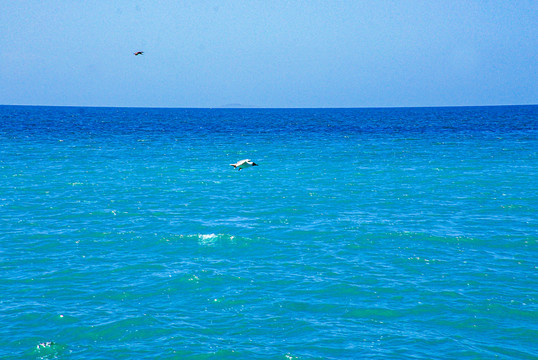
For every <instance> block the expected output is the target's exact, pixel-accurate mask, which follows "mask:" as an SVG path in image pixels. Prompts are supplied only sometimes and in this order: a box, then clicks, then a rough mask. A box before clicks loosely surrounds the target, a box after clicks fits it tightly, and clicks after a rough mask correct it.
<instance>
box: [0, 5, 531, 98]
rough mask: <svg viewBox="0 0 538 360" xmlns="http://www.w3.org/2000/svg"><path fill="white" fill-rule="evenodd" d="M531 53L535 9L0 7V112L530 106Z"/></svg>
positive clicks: (443, 6) (445, 6)
mask: <svg viewBox="0 0 538 360" xmlns="http://www.w3.org/2000/svg"><path fill="white" fill-rule="evenodd" d="M138 50H141V51H144V55H143V56H134V55H133V52H134V51H138ZM537 54H538V1H536V0H529V1H526V0H520V1H517V0H515V1H505V0H502V1H478V0H477V1H472V0H465V1H459V0H443V1H435V0H430V1H418V0H417V1H411V0H409V1H406V0H403V1H379V0H370V1H361V0H354V1H336V0H334V1H329V0H327V1H315V0H308V1H306V0H305V1H279V0H265V1H249V0H238V1H232V0H229V1H226V0H223V1H203V0H192V1H180V0H162V1H133V0H124V1H109V0H94V1H73V0H63V1H59V0H47V1H43V0H34V1H27V0H16V1H15V0H0V104H4V105H11V104H21V105H80V106H147V107H218V106H222V105H226V104H243V105H252V106H260V107H385V106H389V107H391V106H444V105H502V104H537V103H538V86H537V84H538V66H537V64H538V55H537Z"/></svg>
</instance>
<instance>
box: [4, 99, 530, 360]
mask: <svg viewBox="0 0 538 360" xmlns="http://www.w3.org/2000/svg"><path fill="white" fill-rule="evenodd" d="M537 151H538V107H537V106H521V107H476V108H422V109H293V110H277V109H275V110H269V109H252V110H233V109H227V110H223V109H106V108H54V107H9V106H4V107H0V274H1V275H0V344H1V345H0V358H2V359H56V358H57V359H282V360H286V359H409V358H413V359H492V358H500V359H537V358H538V346H537V345H538V343H537V340H536V339H538V276H537V265H538V264H537V259H538V221H537V220H538V219H537V214H538V182H537V181H536V179H537V178H538V157H537ZM244 158H250V159H252V160H254V161H255V162H256V163H258V164H259V166H258V167H253V168H247V169H244V170H242V171H237V170H234V169H233V168H232V167H231V166H229V164H230V163H234V162H236V161H238V160H241V159H244Z"/></svg>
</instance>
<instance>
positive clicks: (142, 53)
mask: <svg viewBox="0 0 538 360" xmlns="http://www.w3.org/2000/svg"><path fill="white" fill-rule="evenodd" d="M134 55H135V56H138V55H144V52H143V51H137V52H135V53H134Z"/></svg>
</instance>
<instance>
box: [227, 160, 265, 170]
mask: <svg viewBox="0 0 538 360" xmlns="http://www.w3.org/2000/svg"><path fill="white" fill-rule="evenodd" d="M230 165H231V166H233V167H234V169H237V170H241V169H244V168H247V167H251V166H258V164H256V163H255V162H253V161H252V160H250V159H245V160H240V161H238V162H236V163H235V164H230Z"/></svg>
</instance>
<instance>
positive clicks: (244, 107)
mask: <svg viewBox="0 0 538 360" xmlns="http://www.w3.org/2000/svg"><path fill="white" fill-rule="evenodd" d="M232 105H233V106H232ZM235 105H237V106H235ZM537 105H538V103H528V104H524V103H523V104H488V105H419V106H400V105H394V106H314V107H304V106H288V107H279V106H267V107H266V106H256V105H242V104H230V105H221V106H209V107H198V106H121V105H120V106H111V105H43V104H0V106H2V107H4V106H20V107H64V108H101V109H193V110H196V109H199V110H212V109H218V110H287V109H289V110H293V109H298V110H299V109H350V110H351V109H421V108H422V109H427V108H465V107H469V108H470V107H502V106H537Z"/></svg>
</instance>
